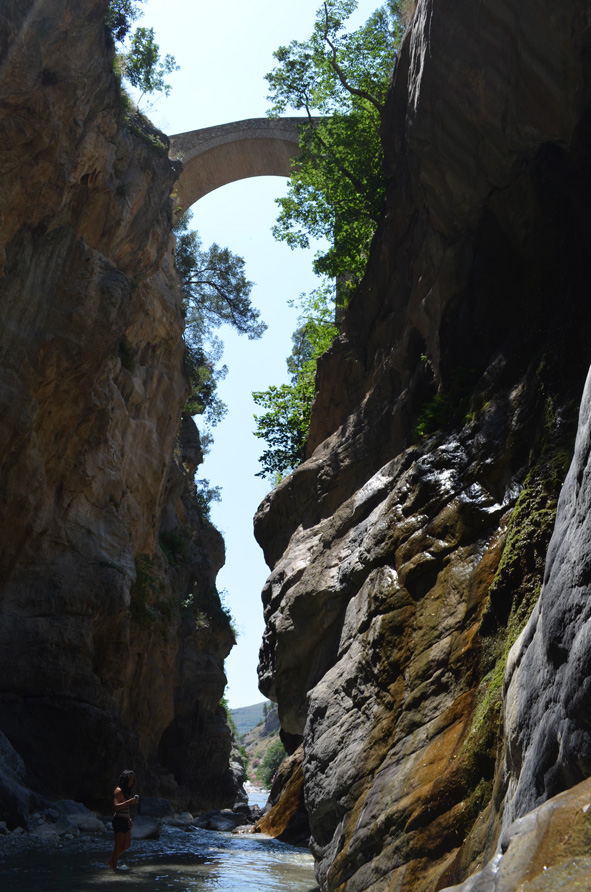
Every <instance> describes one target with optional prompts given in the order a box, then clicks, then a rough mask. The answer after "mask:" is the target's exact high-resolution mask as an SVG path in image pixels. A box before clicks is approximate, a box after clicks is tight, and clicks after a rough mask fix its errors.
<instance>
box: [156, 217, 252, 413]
mask: <svg viewBox="0 0 591 892" xmlns="http://www.w3.org/2000/svg"><path fill="white" fill-rule="evenodd" d="M190 220H191V215H190V213H186V214H183V215H182V216H181V217H180V218H179V219H178V220H177V222H176V224H175V227H174V230H175V235H176V251H175V267H176V270H177V273H178V275H179V277H180V280H181V285H182V290H183V305H184V311H185V341H186V344H187V349H186V353H185V365H186V371H187V376H188V378H189V382H190V386H191V394H190V396H189V399H188V400H187V404H186V406H185V412H186V413H187V414H190V415H204V417H205V421H206V424H207V425H208V427H212V426H213V425H215V424H217V422H218V421H219V420H220V419H221V418H222V417H223V415H224V414H225V412H226V406H225V405H224V403H223V402H222V401H221V400H220V399H219V397H218V395H217V385H218V383H219V381H220V380H222V379H223V378H224V377H225V375H226V372H227V367H226V366H225V365H223V366H220V365H219V363H220V361H221V357H222V353H223V342H222V341H221V339H220V338H219V337H218V335H217V333H216V332H217V330H218V329H219V328H220V327H221V326H223V325H229V326H230V327H231V328H233V329H234V330H235V331H237V332H238V333H239V334H244V335H246V336H247V337H248V338H250V339H258V338H260V337H261V336H262V335H263V333H264V332H265V330H266V328H267V326H266V324H265V323H264V322H263V321H262V320H261V318H260V313H259V311H258V310H257V309H256V308H255V307H254V306H253V305H252V302H251V297H250V295H251V292H252V288H253V283H252V282H250V281H249V280H248V279H247V278H246V276H245V274H244V260H243V259H242V257H239V256H238V255H237V254H233V253H232V252H231V251H230V250H229V249H228V248H220V246H219V245H217V244H215V243H214V244H212V245H210V247H209V248H204V247H203V244H202V242H201V239H200V237H199V233H198V232H196V231H195V230H191V229H190V228H189V224H190Z"/></svg>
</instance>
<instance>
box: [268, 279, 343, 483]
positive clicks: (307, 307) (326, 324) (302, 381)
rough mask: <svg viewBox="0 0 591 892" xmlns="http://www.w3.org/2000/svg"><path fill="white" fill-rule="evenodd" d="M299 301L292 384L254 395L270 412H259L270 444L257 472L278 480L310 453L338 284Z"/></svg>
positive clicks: (334, 330)
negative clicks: (319, 370) (320, 368)
mask: <svg viewBox="0 0 591 892" xmlns="http://www.w3.org/2000/svg"><path fill="white" fill-rule="evenodd" d="M299 303H300V308H301V309H302V311H303V312H302V314H301V315H300V317H299V320H298V322H299V325H298V328H297V329H296V331H295V332H294V334H293V335H292V342H293V348H292V351H291V355H290V356H289V357H288V359H287V369H288V372H289V373H290V378H291V380H290V383H289V384H282V385H281V386H280V387H277V386H276V385H272V386H271V387H269V388H268V389H267V390H264V391H259V392H256V393H253V395H252V396H253V399H254V401H255V403H256V404H257V405H258V406H260V407H261V408H262V409H265V410H266V411H265V413H264V414H263V415H260V416H255V421H256V425H257V430H256V431H255V437H259V438H260V439H263V440H265V441H266V443H267V447H268V448H267V449H266V450H265V451H264V452H263V454H262V456H261V457H260V459H259V461H260V462H261V466H262V468H261V470H260V471H259V472H258V474H257V475H256V476H257V477H265V478H267V479H269V480H271V481H273V482H275V483H276V482H277V481H278V480H280V479H281V478H282V477H283V476H284V475H285V474H287V473H288V472H289V471H291V470H293V468H295V467H297V465H298V464H300V463H301V462H302V461H303V460H304V458H305V457H306V456H305V450H306V440H307V438H308V430H309V428H310V412H311V410H312V402H313V400H314V393H315V386H316V363H317V361H318V357H319V356H320V355H321V354H322V353H324V352H325V350H327V349H328V347H330V345H331V343H332V342H333V340H334V338H335V337H336V335H337V333H338V329H337V327H336V325H335V323H334V321H333V316H334V286H332V285H331V284H330V283H326V284H325V285H324V286H323V287H321V288H318V289H317V290H316V291H314V292H312V294H310V295H308V296H306V295H304V294H303V295H301V297H300V301H299Z"/></svg>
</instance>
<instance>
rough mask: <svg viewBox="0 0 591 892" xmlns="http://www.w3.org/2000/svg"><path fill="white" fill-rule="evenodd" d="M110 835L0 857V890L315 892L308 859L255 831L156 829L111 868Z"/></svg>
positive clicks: (307, 856) (294, 849)
mask: <svg viewBox="0 0 591 892" xmlns="http://www.w3.org/2000/svg"><path fill="white" fill-rule="evenodd" d="M111 851H112V836H111V834H107V833H105V836H104V837H101V838H97V837H80V838H79V839H77V840H73V841H71V842H65V843H62V844H61V845H60V844H59V843H53V844H47V845H45V846H43V847H40V846H36V847H35V848H30V849H27V850H26V851H23V852H21V853H20V854H16V853H7V854H1V855H0V877H1V879H0V888H1V889H2V892H88V890H93V889H97V890H99V889H101V890H103V892H107V890H109V892H110V890H122V892H135V890H138V892H140V890H148V889H149V890H150V892H164V890H173V892H315V890H316V889H317V887H316V883H315V880H314V869H313V859H312V856H311V855H310V854H309V853H308V852H307V851H306V850H305V849H298V848H294V847H293V846H288V845H286V844H285V843H281V842H278V841H277V840H274V839H269V838H268V837H265V836H262V835H260V834H250V833H249V834H231V833H216V832H213V831H208V830H190V831H186V830H179V829H177V828H172V827H163V828H162V835H161V837H160V839H159V840H143V841H137V842H133V841H132V845H131V848H130V849H129V851H128V852H126V853H125V855H123V857H122V859H121V861H120V862H119V863H120V867H121V869H120V870H118V871H117V872H116V873H113V871H112V870H109V869H108V868H106V867H105V866H104V862H105V861H106V860H107V858H108V857H109V855H110V854H111Z"/></svg>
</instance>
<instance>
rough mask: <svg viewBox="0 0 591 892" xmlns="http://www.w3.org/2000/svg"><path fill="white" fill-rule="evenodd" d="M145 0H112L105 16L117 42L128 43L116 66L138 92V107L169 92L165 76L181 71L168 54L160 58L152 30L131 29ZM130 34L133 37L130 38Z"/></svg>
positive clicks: (118, 55) (172, 57)
mask: <svg viewBox="0 0 591 892" xmlns="http://www.w3.org/2000/svg"><path fill="white" fill-rule="evenodd" d="M142 2H143V0H110V2H109V5H108V7H107V14H106V16H105V24H106V25H107V27H108V28H109V30H110V32H111V34H112V36H113V39H114V40H115V41H117V42H118V43H122V42H123V41H127V44H126V48H124V49H122V50H121V51H120V52H118V53H117V56H116V59H117V67H118V70H119V72H120V74H121V76H122V77H123V78H124V79H125V80H126V81H127V82H128V84H129V85H130V86H131V87H133V88H134V89H135V90H137V91H138V99H137V103H136V104H137V105H138V106H139V104H140V102H141V101H142V99H143V97H144V96H146V95H147V94H152V93H164V95H165V96H168V94H169V93H170V89H171V87H170V84H168V83H166V81H165V77H167V76H168V75H169V74H172V72H173V71H178V70H179V66H178V65H177V64H176V59H175V58H174V56H171V55H170V54H169V53H167V54H166V55H165V56H164V58H162V57H161V56H160V47H159V46H158V44H157V43H156V39H155V35H154V29H153V28H143V27H138V28H136V29H135V30H134V31H133V33H131V27H132V25H133V23H134V22H135V21H137V19H138V18H140V17H141V15H142V11H141V9H140V8H139V5H140V4H141V3H142ZM130 34H131V36H129V35H130Z"/></svg>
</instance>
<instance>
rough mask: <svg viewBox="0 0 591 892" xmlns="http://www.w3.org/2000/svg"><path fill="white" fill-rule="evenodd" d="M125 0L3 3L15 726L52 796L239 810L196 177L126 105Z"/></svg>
mask: <svg viewBox="0 0 591 892" xmlns="http://www.w3.org/2000/svg"><path fill="white" fill-rule="evenodd" d="M106 6H107V4H106V2H105V0H87V2H85V3H83V4H80V3H79V2H77V0H36V2H33V0H7V2H5V3H3V4H2V9H1V11H0V60H1V62H0V95H1V96H2V102H1V104H0V261H1V262H0V275H1V278H0V306H1V309H2V328H1V331H0V444H1V445H0V495H1V503H2V504H1V510H0V730H1V731H2V732H3V734H4V735H5V736H6V739H7V740H8V741H9V743H10V745H11V746H12V747H13V748H14V750H15V751H16V753H18V756H19V757H20V759H22V761H23V763H24V777H22V776H21V777H20V782H21V783H25V784H27V785H28V786H29V787H31V788H32V789H33V790H34V791H35V792H36V793H40V794H43V795H47V796H52V797H55V796H65V797H67V798H74V797H75V798H84V800H85V801H86V802H87V803H89V804H92V803H93V802H95V803H99V804H100V802H101V801H102V800H104V799H108V798H109V796H110V792H111V791H112V789H113V782H114V780H116V778H117V776H118V773H119V771H120V770H121V769H122V768H123V767H125V766H126V765H127V766H128V767H135V769H136V771H137V773H138V781H139V786H140V787H141V791H143V792H148V791H149V790H150V791H152V792H153V793H156V794H158V793H159V794H161V795H168V796H171V797H172V798H173V799H175V800H176V801H177V803H179V804H185V805H186V804H191V803H193V804H195V803H201V804H204V805H207V804H213V803H217V804H229V803H231V802H232V800H233V796H234V792H235V790H234V784H233V781H232V780H231V775H230V773H229V769H228V756H229V753H230V733H229V730H228V728H227V725H226V722H225V717H224V713H223V710H221V709H220V707H219V705H218V704H219V700H220V697H221V695H222V692H223V688H224V683H225V678H224V672H223V659H224V657H225V656H226V655H227V653H228V651H229V649H230V647H231V645H232V642H233V633H232V631H231V629H230V627H229V620H228V617H227V616H226V615H225V614H224V612H223V610H222V609H221V607H220V603H219V599H218V596H217V593H216V591H215V574H216V572H217V570H218V569H219V567H220V566H221V565H222V563H223V560H224V548H223V542H222V540H221V537H220V536H219V534H218V533H217V531H215V530H214V529H213V528H212V527H211V526H210V525H209V524H208V523H207V521H206V520H204V518H203V517H202V515H201V513H200V511H199V508H198V505H197V502H196V500H195V497H194V484H193V472H194V470H195V468H196V466H197V464H198V463H199V461H201V449H200V445H199V439H198V434H197V431H196V429H195V427H194V425H193V423H192V422H191V421H190V420H188V421H186V422H185V426H184V429H183V433H182V436H181V437H180V438H179V428H180V417H181V408H182V406H183V403H184V401H185V398H186V393H187V385H186V382H185V379H184V376H183V370H182V354H183V345H182V339H181V335H182V329H183V320H182V314H181V306H180V293H179V287H178V283H177V281H176V279H175V276H174V272H173V263H172V240H171V223H172V210H171V209H172V202H171V198H170V194H171V192H172V190H173V188H174V181H175V178H176V175H177V171H175V169H174V167H173V165H171V163H170V162H169V160H168V157H167V140H166V137H164V135H163V134H161V133H158V132H157V131H155V130H154V129H153V128H152V127H151V126H150V125H149V123H148V122H147V121H145V120H144V119H142V117H141V116H139V115H137V114H136V115H134V114H131V113H129V112H128V111H126V107H125V104H122V102H121V99H120V90H119V85H118V83H117V80H116V78H115V76H114V75H113V50H112V47H111V45H110V38H109V35H108V34H107V31H106V29H105V27H104V25H103V19H104V15H105V12H106ZM19 764H20V763H19ZM21 775H22V772H21ZM21 810H22V809H21ZM0 817H2V814H0ZM11 819H13V816H12V813H11Z"/></svg>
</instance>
